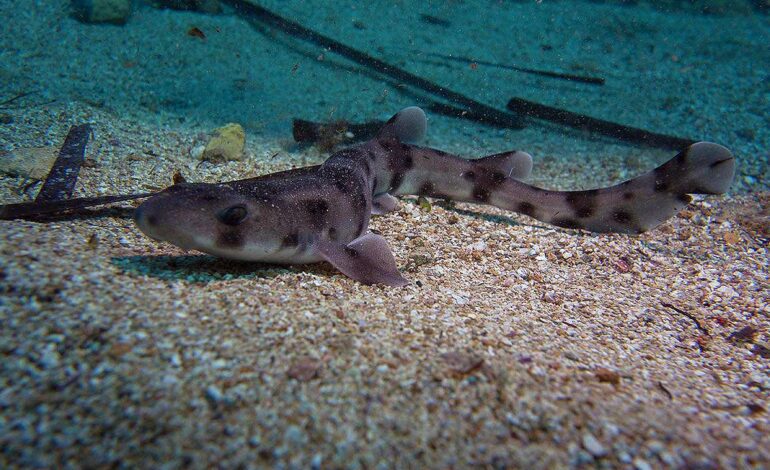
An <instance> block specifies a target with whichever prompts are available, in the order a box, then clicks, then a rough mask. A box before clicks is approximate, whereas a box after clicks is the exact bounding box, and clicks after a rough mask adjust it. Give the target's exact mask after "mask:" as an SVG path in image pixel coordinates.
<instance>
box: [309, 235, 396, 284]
mask: <svg viewBox="0 0 770 470" xmlns="http://www.w3.org/2000/svg"><path fill="white" fill-rule="evenodd" d="M315 249H316V250H317V251H318V254H319V255H321V257H323V259H325V260H326V261H328V262H329V263H331V264H332V265H333V266H334V267H335V268H337V269H339V270H340V272H342V273H343V274H344V275H346V276H348V277H349V278H351V279H355V280H356V281H359V282H362V283H364V284H386V285H389V286H396V287H398V286H403V285H406V284H408V281H407V280H406V279H404V278H403V276H401V273H400V272H398V268H397V267H396V260H395V259H394V258H393V253H391V251H390V247H389V246H388V242H387V241H386V240H385V239H384V238H383V237H381V236H379V235H375V234H373V233H367V234H366V235H362V236H361V237H359V238H356V239H355V240H353V241H352V242H350V243H349V244H348V245H343V244H342V243H335V242H332V241H328V240H320V241H318V242H317V243H316V244H315Z"/></svg>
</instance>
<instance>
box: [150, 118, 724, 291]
mask: <svg viewBox="0 0 770 470" xmlns="http://www.w3.org/2000/svg"><path fill="white" fill-rule="evenodd" d="M426 128H427V121H426V117H425V113H424V112H423V111H422V110H421V109H420V108H418V107H409V108H406V109H403V110H402V111H400V112H399V113H397V114H396V115H395V116H393V117H392V118H391V119H390V120H389V121H388V122H387V123H386V124H385V125H384V126H383V128H382V129H381V130H380V131H379V133H378V134H377V135H376V136H375V137H374V138H373V139H372V140H370V141H368V142H365V143H362V144H359V145H357V146H354V147H350V148H347V149H343V150H340V151H338V152H336V153H334V154H333V155H331V156H330V157H329V158H328V159H327V160H326V161H325V162H324V163H323V164H321V165H318V166H313V167H307V168H300V169H294V170H288V171H283V172H279V173H272V174H268V175H265V176H260V177H257V178H251V179H245V180H239V181H233V182H228V183H218V184H207V183H186V182H183V183H178V184H175V185H173V186H171V187H169V188H167V189H165V190H163V191H161V192H160V193H157V194H156V195H154V196H153V197H151V198H149V199H147V200H146V201H145V202H144V203H143V204H141V205H140V206H139V207H138V208H137V210H136V213H135V220H136V223H137V225H138V226H139V228H140V230H141V231H142V232H144V233H145V234H146V235H148V236H149V237H151V238H153V239H156V240H160V241H165V242H169V243H171V244H174V245H176V246H178V247H181V248H183V249H187V250H197V251H201V252H204V253H209V254H212V255H215V256H218V257H222V258H230V259H238V260H248V261H260V262H267V263H281V264H302V263H314V262H320V261H327V262H329V263H331V264H332V265H333V266H334V267H335V268H336V269H338V270H339V271H340V272H342V273H343V274H345V275H347V276H348V277H350V278H352V279H355V280H356V281H360V282H362V283H364V284H385V285H390V286H401V285H404V284H407V280H406V279H405V278H404V277H403V276H402V275H401V273H400V272H399V270H398V268H397V266H396V262H395V259H394V257H393V254H392V252H391V249H390V247H389V246H388V242H387V241H386V240H385V238H384V237H382V236H381V235H379V234H376V233H373V232H371V231H369V230H368V227H369V221H370V218H371V216H372V215H373V214H374V215H377V214H383V213H386V212H389V211H392V210H394V209H396V208H397V205H398V202H397V201H398V200H397V199H396V197H395V196H401V195H420V196H427V197H432V198H444V199H449V200H453V201H463V202H472V203H480V204H490V205H493V206H496V207H499V208H502V209H506V210H510V211H514V212H518V213H521V214H524V215H527V216H529V217H533V218H535V219H537V220H540V221H542V222H545V223H548V224H552V225H555V226H558V227H563V228H569V229H583V230H587V231H591V232H619V233H626V234H639V233H642V232H645V231H647V230H650V229H652V228H654V227H656V226H658V225H659V224H660V223H662V222H663V221H665V220H666V219H668V218H670V217H671V216H673V215H674V214H676V213H677V212H678V211H679V210H681V209H683V208H684V207H685V206H687V204H689V203H690V201H691V197H690V194H721V193H724V192H725V191H726V190H727V189H728V187H729V186H730V183H731V182H732V180H733V176H734V173H735V159H734V158H733V155H732V154H731V152H730V151H729V150H727V149H726V148H725V147H722V146H721V145H718V144H714V143H710V142H698V143H695V144H693V145H691V146H689V147H687V148H686V149H684V150H682V151H681V152H679V153H678V154H677V155H676V156H675V157H673V158H672V159H670V160H669V161H668V162H666V163H664V164H663V165H661V166H659V167H657V168H655V169H654V170H652V171H649V172H648V173H646V174H643V175H641V176H639V177H637V178H634V179H631V180H628V181H625V182H623V183H620V184H617V185H615V186H610V187H606V188H599V189H591V190H586V191H552V190H548V189H543V188H539V187H536V186H532V185H530V184H527V183H525V182H523V181H522V180H524V179H526V178H527V177H528V176H529V174H530V172H531V170H532V157H531V156H530V155H529V154H528V153H526V152H521V151H510V152H504V153H499V154H495V155H490V156H486V157H483V158H478V159H464V158H461V157H458V156H456V155H451V154H449V153H446V152H442V151H441V150H436V149H432V148H426V147H421V146H418V145H416V143H417V142H418V141H419V140H421V139H422V138H423V137H424V135H425V132H426Z"/></svg>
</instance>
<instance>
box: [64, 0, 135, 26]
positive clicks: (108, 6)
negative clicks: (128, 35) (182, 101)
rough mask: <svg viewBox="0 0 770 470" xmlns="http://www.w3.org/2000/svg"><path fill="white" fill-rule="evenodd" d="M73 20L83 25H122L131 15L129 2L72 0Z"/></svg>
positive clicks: (124, 0) (120, 0)
mask: <svg viewBox="0 0 770 470" xmlns="http://www.w3.org/2000/svg"><path fill="white" fill-rule="evenodd" d="M72 8H73V9H74V11H75V18H77V19H78V20H80V21H82V22H84V23H113V24H124V23H125V22H126V21H128V17H129V15H130V14H131V0H72Z"/></svg>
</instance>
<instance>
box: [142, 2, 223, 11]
mask: <svg viewBox="0 0 770 470" xmlns="http://www.w3.org/2000/svg"><path fill="white" fill-rule="evenodd" d="M152 3H153V5H155V6H156V7H158V8H171V9H172V10H194V11H200V12H202V13H220V12H221V11H222V5H221V4H220V3H219V0H155V1H153V2H152Z"/></svg>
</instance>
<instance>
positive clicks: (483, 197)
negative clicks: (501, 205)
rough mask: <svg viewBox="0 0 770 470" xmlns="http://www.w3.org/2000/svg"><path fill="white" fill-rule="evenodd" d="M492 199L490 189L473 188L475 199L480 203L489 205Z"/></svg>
mask: <svg viewBox="0 0 770 470" xmlns="http://www.w3.org/2000/svg"><path fill="white" fill-rule="evenodd" d="M489 197H490V192H489V189H487V188H485V187H483V186H474V187H473V199H474V200H476V201H478V202H483V203H485V204H486V203H488V202H489Z"/></svg>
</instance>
